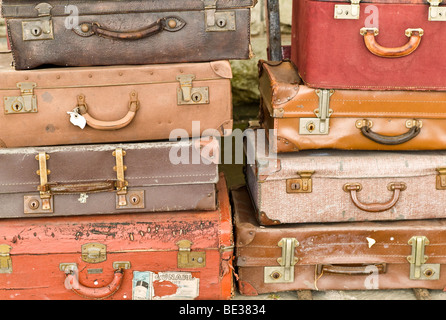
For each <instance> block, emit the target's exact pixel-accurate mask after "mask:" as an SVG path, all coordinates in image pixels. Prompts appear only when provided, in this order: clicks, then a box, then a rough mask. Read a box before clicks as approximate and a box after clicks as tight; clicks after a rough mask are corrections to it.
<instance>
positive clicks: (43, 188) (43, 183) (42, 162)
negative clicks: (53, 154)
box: [36, 152, 53, 212]
mask: <svg viewBox="0 0 446 320" xmlns="http://www.w3.org/2000/svg"><path fill="white" fill-rule="evenodd" d="M49 159H50V155H49V154H46V153H45V152H39V154H38V155H37V156H36V160H38V161H39V170H37V172H36V173H37V174H38V175H39V176H40V186H38V187H37V190H38V191H39V192H40V199H41V200H42V206H41V208H42V210H44V211H45V212H53V211H52V210H53V209H52V208H53V203H52V197H51V191H50V189H49V188H48V175H49V174H50V173H51V171H50V170H48V168H47V163H46V162H47V160H49Z"/></svg>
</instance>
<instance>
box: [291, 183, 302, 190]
mask: <svg viewBox="0 0 446 320" xmlns="http://www.w3.org/2000/svg"><path fill="white" fill-rule="evenodd" d="M299 189H300V183H292V184H291V190H299Z"/></svg>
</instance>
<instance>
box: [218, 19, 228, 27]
mask: <svg viewBox="0 0 446 320" xmlns="http://www.w3.org/2000/svg"><path fill="white" fill-rule="evenodd" d="M217 26H219V27H220V28H223V27H224V26H226V19H223V18H221V19H218V20H217Z"/></svg>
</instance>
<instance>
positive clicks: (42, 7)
mask: <svg viewBox="0 0 446 320" xmlns="http://www.w3.org/2000/svg"><path fill="white" fill-rule="evenodd" d="M35 9H36V10H37V15H38V16H39V18H37V19H29V20H24V21H23V22H22V32H23V41H35V40H53V39H54V32H53V21H52V19H51V9H53V7H52V6H51V5H50V4H49V3H39V4H38V5H37V6H36V7H35Z"/></svg>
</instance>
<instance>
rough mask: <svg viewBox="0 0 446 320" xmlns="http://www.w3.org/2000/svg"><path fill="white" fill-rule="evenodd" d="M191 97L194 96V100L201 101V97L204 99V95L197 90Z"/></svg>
mask: <svg viewBox="0 0 446 320" xmlns="http://www.w3.org/2000/svg"><path fill="white" fill-rule="evenodd" d="M191 98H192V101H193V102H200V101H201V99H202V96H201V93H199V92H195V93H193V94H192V97H191Z"/></svg>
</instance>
